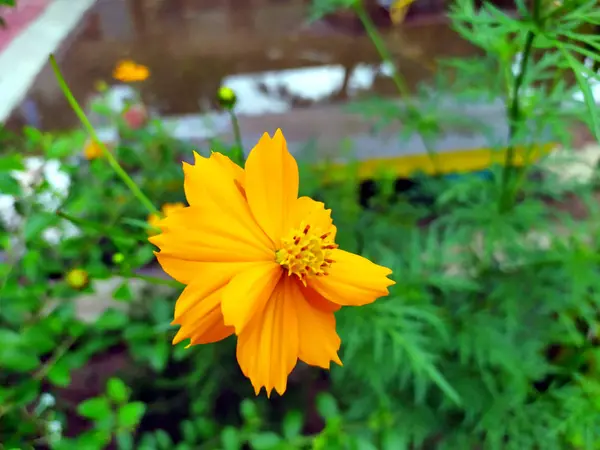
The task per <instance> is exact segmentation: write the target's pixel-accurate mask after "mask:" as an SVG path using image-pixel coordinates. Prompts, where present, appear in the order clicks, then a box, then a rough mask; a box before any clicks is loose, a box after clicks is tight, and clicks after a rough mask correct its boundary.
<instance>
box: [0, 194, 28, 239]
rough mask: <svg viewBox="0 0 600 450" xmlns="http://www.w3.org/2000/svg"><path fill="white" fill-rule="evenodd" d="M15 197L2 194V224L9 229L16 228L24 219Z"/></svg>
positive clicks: (0, 220) (0, 212)
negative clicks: (16, 205)
mask: <svg viewBox="0 0 600 450" xmlns="http://www.w3.org/2000/svg"><path fill="white" fill-rule="evenodd" d="M15 203H16V202H15V198H14V197H13V196H11V195H5V194H0V225H2V226H4V228H6V229H7V230H15V229H17V228H18V227H19V225H20V224H21V221H22V220H23V219H22V218H21V216H20V215H19V213H18V212H17V210H16V208H15Z"/></svg>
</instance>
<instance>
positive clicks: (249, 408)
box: [240, 398, 258, 421]
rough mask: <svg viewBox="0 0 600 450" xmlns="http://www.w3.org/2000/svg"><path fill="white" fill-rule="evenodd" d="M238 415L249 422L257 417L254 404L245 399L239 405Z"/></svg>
mask: <svg viewBox="0 0 600 450" xmlns="http://www.w3.org/2000/svg"><path fill="white" fill-rule="evenodd" d="M240 414H241V415H242V418H243V419H244V420H245V421H250V420H251V419H254V418H255V417H257V416H258V410H257V409H256V403H254V402H253V401H252V400H250V399H249V398H245V399H244V400H242V402H241V403H240Z"/></svg>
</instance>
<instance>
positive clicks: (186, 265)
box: [154, 252, 255, 286]
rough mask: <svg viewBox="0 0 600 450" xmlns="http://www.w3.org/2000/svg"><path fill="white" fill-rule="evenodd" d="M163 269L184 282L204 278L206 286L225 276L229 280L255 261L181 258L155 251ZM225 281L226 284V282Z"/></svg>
mask: <svg viewBox="0 0 600 450" xmlns="http://www.w3.org/2000/svg"><path fill="white" fill-rule="evenodd" d="M154 255H155V256H156V259H157V260H158V262H159V264H160V265H161V267H162V269H163V270H164V271H165V272H166V273H167V274H168V275H169V276H171V277H172V278H174V279H175V280H177V281H179V282H180V283H182V284H190V283H192V282H193V281H194V280H202V281H203V282H204V283H205V285H206V286H208V285H209V283H210V281H212V280H219V279H221V277H222V276H225V278H226V282H225V283H227V282H229V280H231V278H233V277H234V275H236V274H238V273H240V272H243V271H244V270H246V269H249V268H250V267H252V266H253V265H254V264H255V262H254V261H252V262H201V261H189V260H185V259H180V258H177V257H174V256H172V255H169V254H167V253H164V252H154ZM225 283H224V284H225Z"/></svg>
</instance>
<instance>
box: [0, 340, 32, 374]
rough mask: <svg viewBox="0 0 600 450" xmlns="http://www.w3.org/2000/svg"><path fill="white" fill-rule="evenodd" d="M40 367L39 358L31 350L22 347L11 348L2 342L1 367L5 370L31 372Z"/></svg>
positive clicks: (0, 347)
mask: <svg viewBox="0 0 600 450" xmlns="http://www.w3.org/2000/svg"><path fill="white" fill-rule="evenodd" d="M0 342H2V341H0ZM40 366H41V362H40V360H39V358H38V357H37V356H36V355H35V354H33V352H31V350H29V349H24V348H23V347H22V346H20V345H12V346H11V345H6V344H4V342H2V345H1V346H0V367H2V369H3V370H12V371H15V372H30V371H32V370H35V369H36V368H38V367H40Z"/></svg>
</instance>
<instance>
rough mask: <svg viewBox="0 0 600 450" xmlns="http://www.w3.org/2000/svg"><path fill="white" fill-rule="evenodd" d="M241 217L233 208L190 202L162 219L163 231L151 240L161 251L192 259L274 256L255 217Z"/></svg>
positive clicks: (265, 257) (239, 258) (232, 259)
mask: <svg viewBox="0 0 600 450" xmlns="http://www.w3.org/2000/svg"><path fill="white" fill-rule="evenodd" d="M238 219H239V217H237V216H235V215H233V214H232V211H231V210H229V209H219V208H218V207H217V206H216V205H211V204H204V205H202V206H190V207H187V208H183V209H179V210H176V211H173V212H172V213H171V214H170V215H169V216H168V217H166V218H165V219H163V220H161V221H160V222H159V224H158V226H159V228H160V229H161V230H162V233H160V234H158V235H156V236H153V237H151V238H149V239H148V240H149V241H150V242H151V243H153V244H154V245H156V246H157V247H159V248H160V250H161V253H163V254H165V255H169V256H171V257H174V258H178V259H183V260H188V261H217V262H219V261H221V262H222V261H268V260H270V259H273V252H274V249H273V246H272V243H271V241H270V240H269V239H268V238H267V236H266V235H265V234H264V233H263V232H262V230H261V229H260V228H258V226H257V225H256V224H255V223H254V222H253V221H252V222H246V223H244V222H242V221H240V220H238ZM250 219H251V218H250ZM261 237H262V239H261Z"/></svg>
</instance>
